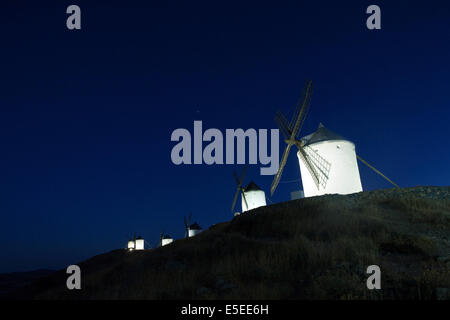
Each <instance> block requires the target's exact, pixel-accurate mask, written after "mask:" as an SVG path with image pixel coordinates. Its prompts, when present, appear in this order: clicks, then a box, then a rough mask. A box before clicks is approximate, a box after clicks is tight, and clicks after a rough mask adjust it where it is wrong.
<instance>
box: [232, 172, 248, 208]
mask: <svg viewBox="0 0 450 320" xmlns="http://www.w3.org/2000/svg"><path fill="white" fill-rule="evenodd" d="M246 172H247V166H244V168H243V169H242V172H241V175H240V176H238V174H237V172H236V171H233V176H234V179H235V180H236V185H237V187H236V192H235V194H234V198H233V202H232V203H231V213H233V211H234V207H235V206H236V201H237V198H238V196H239V193H241V195H242V201H243V203H245V206H246V207H247V206H248V205H247V198H246V197H245V193H244V188H243V187H242V184H243V182H244V178H245V174H246Z"/></svg>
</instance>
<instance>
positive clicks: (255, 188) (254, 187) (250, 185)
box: [244, 181, 261, 191]
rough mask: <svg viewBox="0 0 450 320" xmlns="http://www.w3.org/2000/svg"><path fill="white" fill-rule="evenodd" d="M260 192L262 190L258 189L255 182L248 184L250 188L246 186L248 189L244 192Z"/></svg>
mask: <svg viewBox="0 0 450 320" xmlns="http://www.w3.org/2000/svg"><path fill="white" fill-rule="evenodd" d="M259 190H261V188H260V187H258V186H257V185H256V183H254V182H253V181H250V183H249V184H248V186H246V187H245V188H244V191H259Z"/></svg>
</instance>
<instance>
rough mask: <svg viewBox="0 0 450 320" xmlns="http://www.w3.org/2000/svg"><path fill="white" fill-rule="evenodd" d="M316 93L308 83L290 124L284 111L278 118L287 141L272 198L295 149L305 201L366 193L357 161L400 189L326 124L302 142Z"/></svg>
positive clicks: (349, 142) (277, 121)
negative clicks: (306, 120)
mask: <svg viewBox="0 0 450 320" xmlns="http://www.w3.org/2000/svg"><path fill="white" fill-rule="evenodd" d="M312 90H313V84H312V81H311V80H308V81H306V84H305V89H304V92H303V96H302V98H301V99H300V100H299V102H298V104H297V106H296V108H295V110H294V114H293V116H292V118H291V121H290V122H289V121H288V120H287V119H286V117H285V116H284V115H283V113H282V112H281V111H277V113H276V115H275V122H276V123H277V125H278V127H279V129H280V131H281V133H282V134H283V136H284V138H285V140H284V141H285V142H286V149H285V150H284V153H283V156H282V158H281V163H280V166H279V169H278V172H277V173H276V175H275V177H274V179H273V182H272V185H271V187H270V193H271V195H273V193H274V192H275V189H276V188H277V186H278V183H279V182H280V179H281V175H282V173H283V169H284V166H285V165H286V162H287V159H288V156H289V151H290V150H291V148H292V146H294V145H295V146H296V147H297V149H298V152H297V157H298V159H299V165H300V172H301V178H302V184H303V188H304V194H305V197H310V196H316V195H322V194H327V193H339V194H348V193H354V192H359V191H362V186H361V179H360V176H359V170H358V164H357V160H356V159H359V160H360V161H361V162H362V163H364V164H365V165H367V166H368V167H369V168H370V169H372V170H374V171H375V172H376V173H377V174H379V175H381V176H382V177H383V178H384V179H386V180H387V181H389V182H390V183H391V184H393V185H394V186H396V187H398V185H396V184H395V183H394V182H393V181H391V180H390V179H389V178H387V177H386V176H385V175H383V174H382V173H381V172H380V171H378V170H377V169H375V168H374V167H373V166H371V165H370V164H368V163H367V162H366V161H365V160H363V159H362V158H361V157H359V156H357V155H356V153H355V145H354V143H353V142H351V141H348V140H346V139H344V138H343V137H341V136H339V135H337V134H335V133H334V132H332V131H330V130H328V129H327V128H325V127H324V126H323V125H322V124H320V125H319V128H318V129H317V130H316V131H315V132H314V133H312V134H310V135H308V136H305V137H303V138H300V135H299V134H300V131H301V129H302V126H303V124H304V122H305V119H306V116H307V114H308V111H309V107H310V103H311V96H312Z"/></svg>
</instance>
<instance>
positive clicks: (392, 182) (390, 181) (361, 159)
mask: <svg viewBox="0 0 450 320" xmlns="http://www.w3.org/2000/svg"><path fill="white" fill-rule="evenodd" d="M356 157H357V158H358V159H359V161H361V162H362V163H364V164H365V165H366V166H368V167H369V168H370V169H372V170H373V171H375V172H376V173H377V174H379V175H380V176H382V177H383V178H384V179H386V180H387V181H388V182H389V183H391V184H392V185H394V186H395V187H396V188H400V187H399V186H398V185H397V184H396V183H395V182H394V181H392V180H391V179H389V178H388V177H386V176H385V175H384V174H382V173H381V172H380V171H378V170H377V169H375V168H374V167H373V166H371V165H370V164H369V163H368V162H367V161H366V160H364V159H363V158H361V157H360V156H358V155H356Z"/></svg>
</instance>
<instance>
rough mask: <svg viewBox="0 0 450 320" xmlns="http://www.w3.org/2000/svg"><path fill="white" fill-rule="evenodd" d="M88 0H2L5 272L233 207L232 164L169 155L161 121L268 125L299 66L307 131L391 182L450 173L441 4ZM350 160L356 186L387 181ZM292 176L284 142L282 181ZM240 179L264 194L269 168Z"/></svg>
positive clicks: (69, 260)
mask: <svg viewBox="0 0 450 320" xmlns="http://www.w3.org/2000/svg"><path fill="white" fill-rule="evenodd" d="M11 2H12V1H11ZM93 2H94V1H79V0H74V1H54V2H53V3H51V2H49V1H33V2H31V1H13V4H10V3H8V4H5V3H2V4H1V13H0V17H1V20H0V21H1V28H0V30H1V31H0V34H1V39H2V43H1V51H0V61H1V62H0V66H1V68H0V72H1V78H0V81H1V83H0V93H1V95H0V143H1V157H0V194H1V196H0V200H1V201H0V213H1V225H0V272H9V271H26V270H32V269H37V268H63V267H65V266H67V265H69V264H73V263H77V262H79V261H81V260H84V259H86V258H89V257H91V256H93V255H95V254H99V253H102V252H106V251H109V250H112V249H116V248H120V247H124V246H125V244H126V240H127V237H128V236H130V235H131V234H132V233H133V232H137V233H138V234H140V235H142V236H143V237H144V238H145V239H146V240H148V241H150V242H151V243H153V244H156V243H157V241H158V237H159V233H160V232H161V231H163V230H164V231H165V232H166V233H169V234H171V235H172V236H173V237H175V238H180V237H182V236H183V233H184V231H183V215H187V214H188V213H189V212H190V211H192V213H193V219H194V220H196V221H197V222H198V223H199V224H200V225H201V226H203V227H209V226H210V225H212V224H214V223H216V222H221V221H226V220H230V219H231V217H232V216H231V214H230V205H231V201H232V198H233V195H234V191H235V182H234V179H233V177H232V171H233V169H235V168H236V169H238V170H239V171H240V169H241V168H240V167H239V166H236V165H235V166H233V165H222V166H220V165H213V166H207V165H197V166H194V165H191V166H186V165H181V166H176V165H174V164H172V162H171V160H170V152H171V149H172V147H173V146H174V145H175V143H173V142H171V141H170V135H171V133H172V131H173V130H174V129H176V128H187V129H189V130H190V131H191V132H192V131H193V121H194V120H202V121H203V127H204V129H207V128H218V129H221V130H223V132H225V129H226V128H243V129H247V128H256V129H258V128H266V129H270V128H276V125H275V123H274V121H273V116H274V113H275V111H276V110H277V109H278V108H280V109H282V110H283V111H284V112H285V113H287V114H289V112H290V111H292V109H293V108H294V106H295V104H296V102H297V99H298V97H299V96H300V94H301V91H302V88H303V85H304V82H305V80H306V79H307V78H311V79H312V80H313V81H314V84H315V90H314V95H313V98H312V102H311V110H310V113H309V116H308V118H307V120H306V123H305V125H304V127H303V131H302V132H303V134H304V135H306V134H309V133H311V132H312V131H314V130H315V129H316V128H317V126H318V124H319V122H323V123H324V124H325V125H326V126H327V127H328V128H330V129H331V130H333V131H335V132H336V133H338V134H340V135H342V136H344V137H346V138H348V139H349V140H351V141H353V142H355V144H356V149H357V153H358V154H359V155H361V156H362V157H363V158H365V159H366V160H368V161H369V162H370V163H372V164H373V165H374V166H375V167H377V168H378V169H380V170H381V171H382V172H383V173H385V174H386V175H387V176H388V177H390V178H391V179H392V180H394V181H395V182H396V183H398V184H399V185H400V186H402V187H410V186H416V185H449V184H450V183H449V181H450V172H449V170H448V163H450V150H449V143H448V138H449V132H450V129H449V118H450V109H449V105H450V62H449V57H450V41H449V35H450V5H449V4H448V3H447V2H444V1H442V2H438V1H427V2H425V1H420V2H413V1H295V2H291V3H289V4H288V3H285V4H280V3H279V2H278V1H276V2H275V1H272V2H270V3H263V2H260V1H258V2H253V3H248V4H245V5H244V4H242V3H240V2H230V1H221V2H219V1H208V2H202V3H200V2H196V1H193V2H192V1H189V2H185V3H184V4H178V3H176V2H174V1H165V0H158V1H156V2H151V1H132V0H130V1H95V4H93ZM394 2H395V4H394ZM29 3H32V4H29ZM70 4H77V5H79V6H80V7H81V10H82V30H80V31H69V30H68V29H67V28H66V18H67V16H68V15H67V14H66V13H65V11H66V8H67V6H68V5H70ZM370 4H378V5H379V6H380V7H381V12H382V22H381V23H382V29H381V30H375V31H369V30H368V29H367V28H366V26H365V23H366V18H367V16H368V15H367V14H366V13H365V10H366V8H367V6H368V5H370ZM283 149H284V145H283V144H280V156H281V153H282V151H283ZM360 171H361V179H362V183H363V188H364V189H365V190H373V189H378V188H389V187H390V185H389V184H388V183H387V182H385V181H384V180H383V179H382V178H380V177H379V176H377V175H376V174H375V173H373V172H372V171H370V170H368V169H367V168H365V167H363V166H362V165H361V164H360ZM299 177H300V174H299V169H298V162H297V159H296V156H295V152H291V155H290V158H289V160H288V164H287V166H286V168H285V171H284V173H283V177H282V182H283V181H289V180H295V179H298V178H299ZM250 178H251V179H253V180H254V181H255V182H256V183H257V184H258V185H259V186H260V187H262V188H263V189H264V190H265V191H266V195H269V188H270V183H271V181H272V179H273V177H272V176H260V175H259V165H252V166H250V168H249V172H248V175H247V179H246V183H248V182H249V180H250ZM298 188H299V185H298V184H296V183H281V184H280V185H279V187H278V189H277V191H276V193H275V195H274V197H273V198H272V201H274V202H278V201H284V200H288V199H289V193H290V191H293V190H295V189H298ZM238 209H240V205H239V208H238Z"/></svg>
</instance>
